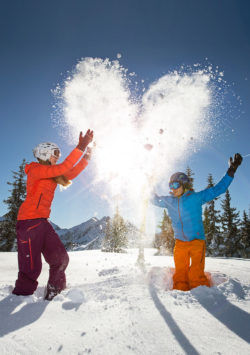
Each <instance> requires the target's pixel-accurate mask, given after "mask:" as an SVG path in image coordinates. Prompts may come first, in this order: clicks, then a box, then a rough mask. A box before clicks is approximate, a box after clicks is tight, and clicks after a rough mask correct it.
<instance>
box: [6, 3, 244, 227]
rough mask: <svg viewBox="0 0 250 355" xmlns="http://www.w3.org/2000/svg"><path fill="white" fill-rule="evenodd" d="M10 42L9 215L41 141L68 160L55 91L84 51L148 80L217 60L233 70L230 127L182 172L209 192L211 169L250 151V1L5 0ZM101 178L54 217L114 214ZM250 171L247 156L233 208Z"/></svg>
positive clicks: (59, 205)
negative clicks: (22, 168) (13, 187)
mask: <svg viewBox="0 0 250 355" xmlns="http://www.w3.org/2000/svg"><path fill="white" fill-rule="evenodd" d="M0 48H1V56H0V71H1V80H0V101H1V104H0V118H1V130H0V137H1V139H0V147H1V171H0V201H1V202H0V215H3V214H4V213H5V212H6V211H7V210H6V206H5V205H4V204H3V203H2V201H3V199H4V198H6V197H7V196H8V194H9V193H8V185H7V181H11V179H12V173H11V171H13V170H17V168H18V166H19V164H20V163H21V161H22V159H23V158H26V160H27V161H32V160H33V156H32V148H33V147H34V146H35V145H37V144H38V143H40V142H42V141H54V142H56V143H58V144H59V145H60V146H61V148H62V153H63V156H66V154H67V153H68V152H69V151H70V150H71V148H72V146H69V145H67V143H66V141H65V140H63V138H62V137H61V135H60V134H59V130H58V128H56V127H53V124H52V120H51V115H52V114H53V107H52V105H53V103H54V98H53V95H52V93H51V90H53V89H55V87H56V85H57V84H58V83H62V82H63V79H64V78H65V77H66V76H67V71H71V70H72V68H73V67H74V66H75V65H76V63H77V61H79V60H80V59H81V58H84V57H101V58H106V57H107V58H110V59H111V60H112V59H116V55H117V53H121V54H122V58H121V64H122V65H123V66H124V67H126V68H128V70H129V71H130V72H135V73H136V74H137V77H138V78H139V79H144V80H145V82H146V85H147V84H149V83H150V82H152V81H154V80H156V79H157V78H158V77H159V76H161V75H163V74H164V73H167V72H169V71H172V70H174V69H176V68H177V69H178V68H179V67H180V66H181V65H182V64H184V65H193V64H194V63H204V62H205V58H208V61H209V62H210V63H212V64H213V66H218V67H219V69H220V70H222V71H224V78H225V80H226V81H227V83H228V85H229V86H230V94H229V95H228V98H227V100H228V105H227V103H225V107H224V108H221V112H222V118H223V119H226V122H227V124H226V125H222V126H221V131H220V132H218V136H217V138H216V139H215V140H214V141H213V142H208V144H206V145H204V147H202V148H201V150H200V151H199V152H197V153H196V154H193V155H192V156H191V157H190V158H189V160H188V161H183V165H181V166H180V167H179V169H178V170H184V169H185V168H186V166H187V165H189V166H190V167H191V168H192V170H193V171H194V172H195V188H196V189H197V190H199V189H202V188H204V187H205V186H206V179H207V175H208V173H212V174H213V176H214V179H215V181H218V179H219V178H220V177H221V176H222V175H223V174H224V172H225V171H226V169H227V160H228V158H229V156H230V155H232V154H234V153H236V152H240V153H242V154H243V155H244V154H248V153H250V143H249V142H250V140H249V132H250V118H249V117H250V116H249V113H250V102H249V93H250V65H249V63H250V4H249V3H248V1H242V0H238V1H231V0H224V1H222V0H221V1H218V0H210V1H205V0H204V1H199V0H196V1H194V0H190V1H186V0H183V1H181V0H180V1H178V0H177V1H168V0H165V1H157V0H155V1H147V0H144V1H142V0H141V1H136V0H133V1H130V0H128V1H119V0H116V1H96V0H91V1H88V0H84V1H83V0H82V1H80V0H71V1H65V0H53V1H47V0H44V1H29V0H24V1H18V0H16V1H8V2H7V1H2V2H1V13H0ZM232 93H234V94H235V95H236V96H239V97H240V100H236V99H235V98H234V97H233V94H232ZM240 102H241V103H242V104H241V105H240ZM236 118H238V119H236ZM232 130H233V131H232ZM91 174H92V170H91V167H90V168H88V170H87V171H86V172H84V173H83V174H82V175H81V177H79V178H78V180H76V181H75V182H74V184H73V186H72V187H71V188H70V189H68V190H67V191H64V192H59V191H57V192H56V195H55V200H54V203H53V206H52V214H51V219H52V220H53V221H54V222H55V223H57V224H59V225H60V226H61V227H70V226H73V225H76V224H78V223H81V222H83V221H85V220H87V219H88V218H90V217H92V216H93V215H97V217H99V218H101V217H102V216H104V215H108V214H109V213H110V208H109V206H108V204H107V203H106V202H105V201H103V200H102V199H101V198H100V196H98V194H97V193H95V191H90V190H89V188H88V186H89V183H90V179H91V176H92V175H91ZM249 175H250V158H246V159H245V160H244V162H243V164H242V166H241V167H240V169H239V171H238V172H237V175H236V179H235V181H234V182H233V184H232V185H231V187H230V192H231V196H232V205H233V206H235V207H237V208H238V209H239V210H241V211H242V210H243V209H246V210H248V208H249V204H250V193H249V191H250V183H249ZM168 178H169V177H168V176H166V182H167V181H168ZM166 186H167V184H166ZM167 193H168V190H167V188H166V194H167Z"/></svg>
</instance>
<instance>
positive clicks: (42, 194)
mask: <svg viewBox="0 0 250 355" xmlns="http://www.w3.org/2000/svg"><path fill="white" fill-rule="evenodd" d="M42 195H43V194H42V193H41V194H40V197H39V200H38V203H37V205H36V208H37V209H38V207H39V205H40V202H41V198H42Z"/></svg>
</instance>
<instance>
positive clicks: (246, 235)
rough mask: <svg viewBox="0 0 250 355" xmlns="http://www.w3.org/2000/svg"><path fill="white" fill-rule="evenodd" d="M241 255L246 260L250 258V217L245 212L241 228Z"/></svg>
mask: <svg viewBox="0 0 250 355" xmlns="http://www.w3.org/2000/svg"><path fill="white" fill-rule="evenodd" d="M239 245H240V249H241V250H240V254H241V256H242V257H244V258H249V257H250V216H248V215H247V213H246V211H245V210H244V211H243V219H242V221H241V228H240V241H239Z"/></svg>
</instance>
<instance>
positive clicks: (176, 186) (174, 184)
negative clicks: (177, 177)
mask: <svg viewBox="0 0 250 355" xmlns="http://www.w3.org/2000/svg"><path fill="white" fill-rule="evenodd" d="M169 187H170V189H171V190H176V189H179V187H181V184H180V183H179V182H178V181H174V182H171V183H170V184H169Z"/></svg>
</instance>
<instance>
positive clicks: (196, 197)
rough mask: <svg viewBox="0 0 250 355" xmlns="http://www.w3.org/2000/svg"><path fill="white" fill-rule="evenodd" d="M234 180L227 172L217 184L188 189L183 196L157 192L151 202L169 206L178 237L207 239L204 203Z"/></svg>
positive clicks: (169, 213) (186, 239)
mask: <svg viewBox="0 0 250 355" xmlns="http://www.w3.org/2000/svg"><path fill="white" fill-rule="evenodd" d="M232 180H233V178H232V177H231V176H229V175H228V174H226V175H225V176H224V177H223V178H222V179H221V180H220V181H219V182H218V184H216V185H215V186H213V187H210V188H207V189H205V190H202V191H199V192H195V191H187V192H185V193H184V194H183V195H182V196H181V197H174V196H157V195H156V194H155V195H154V197H153V198H152V199H151V203H152V204H154V205H155V206H158V207H162V208H167V210H168V215H169V217H170V218H171V220H172V225H173V230H174V236H175V238H176V239H179V240H182V241H186V242H187V241H191V240H193V239H206V238H205V232H204V227H203V222H202V205H203V204H204V203H206V202H209V201H211V200H213V199H214V198H215V197H217V196H219V195H221V194H222V193H224V192H226V190H227V189H228V187H229V185H230V184H231V182H232Z"/></svg>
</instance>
